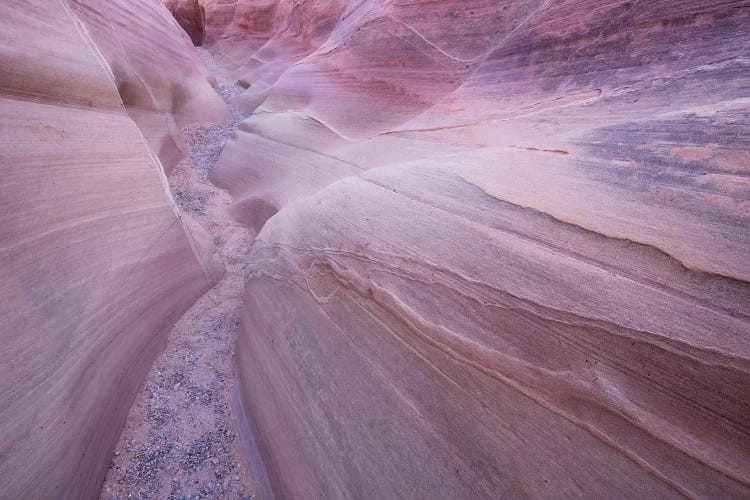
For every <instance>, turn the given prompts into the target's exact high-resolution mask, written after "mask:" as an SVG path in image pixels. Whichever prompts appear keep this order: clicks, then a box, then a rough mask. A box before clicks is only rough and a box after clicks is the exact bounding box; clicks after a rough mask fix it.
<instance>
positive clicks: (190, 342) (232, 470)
mask: <svg viewBox="0 0 750 500" xmlns="http://www.w3.org/2000/svg"><path fill="white" fill-rule="evenodd" d="M198 51H199V53H200V55H201V58H202V59H203V60H204V63H205V64H206V65H207V66H208V67H209V69H211V70H212V71H213V72H214V73H215V76H216V79H217V87H216V91H217V93H219V95H221V96H222V97H223V98H225V99H227V98H228V97H230V96H232V95H235V94H237V93H240V92H241V91H242V90H244V89H243V88H242V87H240V86H237V85H235V83H234V82H230V81H229V80H228V78H227V77H226V76H225V75H224V74H223V73H222V72H221V70H220V69H219V68H217V67H216V66H215V65H214V64H213V61H212V60H211V57H210V55H209V54H208V53H207V52H206V51H203V50H201V49H198ZM230 109H232V107H231V106H230ZM232 113H233V115H234V121H233V122H232V123H228V124H217V125H212V126H204V127H195V128H191V129H187V130H185V131H183V133H184V134H185V139H186V140H187V142H188V143H189V144H190V146H191V157H190V159H189V160H185V161H183V162H182V163H181V164H180V165H178V167H177V168H176V169H175V171H174V172H173V173H172V175H171V176H170V179H169V180H170V185H171V186H172V193H173V196H174V198H175V201H176V202H177V204H178V205H179V206H180V208H181V209H182V211H183V213H184V214H185V216H186V217H189V216H192V217H194V218H195V219H197V220H198V222H199V223H200V224H201V225H202V226H203V227H205V228H206V229H207V230H208V231H209V233H210V234H211V235H212V236H213V237H214V242H215V243H216V245H217V247H218V248H219V250H220V252H221V255H222V257H223V259H224V264H225V267H226V276H225V278H224V279H223V280H222V281H221V282H220V283H219V284H217V285H216V286H215V287H214V288H212V289H211V290H209V291H208V292H207V293H206V294H205V295H203V297H201V298H200V299H199V300H198V301H197V302H196V303H195V304H194V305H193V306H192V307H191V308H190V309H189V310H188V311H187V312H186V313H185V314H184V315H183V317H182V318H181V319H180V320H179V321H178V322H177V324H176V325H175V327H174V329H173V330H172V332H171V333H170V337H169V341H168V344H167V347H166V350H165V351H164V353H162V355H161V356H160V357H159V358H158V359H157V361H156V363H155V364H154V366H153V368H152V370H151V372H150V373H149V376H148V378H147V380H146V383H145V385H144V386H143V388H142V389H141V392H140V393H139V395H138V398H137V400H136V402H135V405H134V406H133V408H132V409H131V411H130V414H129V416H128V421H127V424H126V426H125V430H124V432H123V434H122V436H121V438H120V442H119V443H118V445H117V449H116V451H115V455H114V457H113V460H112V464H111V466H110V469H109V472H108V474H107V478H106V480H105V483H104V488H103V490H102V495H101V498H102V499H107V500H109V499H124V498H139V499H146V498H148V499H152V498H169V499H175V500H178V499H179V500H186V499H195V498H232V499H247V498H254V497H255V495H254V491H255V487H254V483H253V481H252V479H251V477H250V474H249V472H248V469H247V465H246V463H245V459H244V456H245V455H244V452H243V451H242V449H241V447H240V446H241V445H240V441H239V437H238V434H237V430H236V427H235V420H234V418H233V415H232V411H233V408H232V395H233V390H234V380H235V379H234V344H235V342H234V335H235V332H236V329H237V325H238V322H239V313H240V307H241V304H242V296H243V292H244V283H245V277H246V273H245V264H246V262H247V261H248V258H247V254H248V252H249V251H250V246H251V243H252V236H253V235H251V234H250V233H249V232H248V231H247V229H246V228H245V227H244V226H242V225H240V224H238V223H236V222H234V221H233V220H232V219H231V218H230V216H229V214H228V211H227V210H228V207H229V205H230V203H231V200H232V198H231V197H230V196H229V194H228V193H227V192H226V191H223V190H220V189H218V188H216V187H215V186H214V185H213V184H211V183H210V182H209V181H208V179H207V174H208V172H210V170H211V168H213V165H214V164H215V162H216V160H217V159H218V157H219V154H220V153H221V150H222V148H223V146H224V143H225V141H226V139H227V138H228V137H229V136H230V135H231V133H232V131H233V130H234V129H235V128H236V126H237V124H238V123H239V120H241V119H243V118H244V117H245V116H244V115H242V114H241V113H239V112H238V111H237V110H236V109H232Z"/></svg>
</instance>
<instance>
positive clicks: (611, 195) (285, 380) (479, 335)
mask: <svg viewBox="0 0 750 500" xmlns="http://www.w3.org/2000/svg"><path fill="white" fill-rule="evenodd" d="M199 3H200V5H201V6H202V9H203V11H204V12H205V18H204V19H205V34H206V38H205V41H204V45H206V46H208V48H209V49H210V50H212V51H213V52H214V53H215V54H216V55H217V57H223V58H224V61H225V62H226V64H227V66H228V67H229V68H230V69H231V70H232V71H233V72H234V74H235V75H236V77H237V79H238V80H241V81H244V82H246V84H247V85H248V87H249V88H248V89H247V91H246V92H245V93H244V94H243V95H241V96H239V97H237V98H235V100H234V102H235V104H237V105H238V106H240V107H241V108H243V109H244V110H246V111H253V112H254V115H253V116H252V117H251V118H249V119H248V120H246V121H244V122H243V123H242V124H241V125H240V128H239V130H238V132H237V133H236V136H235V137H234V139H233V140H232V141H231V142H230V143H229V144H228V146H227V147H226V148H225V150H224V153H223V154H222V157H221V158H220V160H219V164H218V165H217V168H216V169H215V170H214V172H213V174H212V179H213V180H214V182H216V183H217V184H218V185H219V186H221V187H224V188H226V189H228V190H229V191H230V193H231V194H232V195H233V196H234V197H235V199H236V200H237V203H236V206H235V213H236V215H237V217H238V218H240V219H241V220H244V221H245V223H246V224H248V225H249V226H251V227H253V228H255V229H256V230H258V231H259V235H258V238H257V241H256V243H255V247H254V254H255V260H254V261H253V263H252V266H253V270H254V274H253V278H252V279H250V281H249V282H248V284H247V289H246V305H245V310H244V315H243V320H242V325H241V332H240V339H239V346H238V357H239V367H238V370H239V372H240V380H239V383H240V384H241V393H242V394H241V398H242V401H243V403H244V405H245V408H246V411H247V413H248V416H249V417H250V419H251V420H252V425H253V427H254V429H255V431H254V439H255V441H256V442H257V444H258V447H259V449H260V452H261V454H262V456H263V458H264V460H265V470H262V471H260V472H259V476H261V477H262V476H263V475H265V476H266V479H267V483H266V486H267V488H268V490H269V491H272V492H273V493H272V494H275V495H278V496H280V497H288V498H296V497H302V496H305V497H320V498H372V497H382V498H414V497H420V498H441V497H444V496H446V495H450V496H452V497H456V498H498V497H517V496H528V497H554V498H559V497H584V496H585V497H604V496H611V495H615V496H618V497H625V498H637V497H642V496H655V495H663V496H666V497H680V496H695V497H709V498H712V497H745V496H748V495H750V417H749V415H750V403H749V401H750V398H749V396H750V394H748V387H750V363H749V361H750V317H749V316H748V311H750V286H749V285H748V280H750V258H748V253H747V249H748V248H749V247H750V245H749V244H750V231H749V230H748V229H750V184H748V176H749V175H750V156H748V151H750V143H748V137H749V136H750V135H749V134H748V133H749V132H750V60H749V59H748V58H747V54H748V50H749V49H750V5H749V4H748V3H747V2H741V1H712V2H707V1H702V0H688V1H685V2H680V3H679V4H678V3H675V2H669V1H653V2H645V3H644V2H633V1H627V2H626V1H606V2H594V1H583V0H565V1H559V2H552V1H548V0H516V1H510V2H502V3H498V2H496V1H492V0H466V1H462V2H452V1H448V0H430V1H418V0H413V1H375V0H364V1H344V0H341V1H318V0H308V1H305V0H303V1H295V2H292V1H287V0H263V1H260V0H239V1H238V2H220V1H212V0H201V1H200V2H199ZM256 463H257V462H256Z"/></svg>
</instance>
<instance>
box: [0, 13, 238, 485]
mask: <svg viewBox="0 0 750 500" xmlns="http://www.w3.org/2000/svg"><path fill="white" fill-rule="evenodd" d="M0 38H2V40H3V43H2V45H1V46H0V67H2V68H3V69H2V71H0V173H1V174H2V182H0V317H2V320H3V326H2V328H1V329H0V344H1V345H2V348H0V436H2V439H0V491H2V493H1V494H0V496H2V497H3V498H95V497H96V496H97V495H98V494H99V489H100V488H101V484H102V482H103V480H104V475H105V473H106V470H107V467H108V465H109V463H110V459H111V453H112V450H113V448H114V446H115V444H116V442H117V439H118V436H119V434H120V431H121V429H122V426H123V423H124V421H125V417H126V415H127V412H128V409H129V408H130V405H131V404H132V401H133V398H134V397H135V393H136V392H137V391H138V388H139V386H140V384H141V382H142V381H143V378H144V376H145V374H146V371H147V370H148V368H149V366H150V365H151V363H152V361H153V359H154V357H155V356H156V355H157V353H158V352H159V351H160V350H161V346H162V344H163V342H164V340H165V334H166V332H167V331H168V330H169V329H170V328H171V325H172V324H173V322H174V321H175V320H176V319H177V318H178V317H179V315H180V313H181V312H182V310H184V308H186V307H187V306H189V305H190V304H191V303H192V302H193V301H194V300H195V299H196V298H197V297H198V296H199V295H200V294H201V293H203V292H204V291H205V290H206V289H207V288H208V287H209V286H211V285H212V284H213V283H215V282H216V281H217V279H219V277H220V276H221V273H222V268H221V263H220V261H217V260H216V258H215V255H214V247H213V243H212V241H211V240H210V239H207V237H206V236H205V235H204V234H203V230H202V229H201V228H200V227H198V226H195V225H193V224H190V223H189V222H188V221H187V220H186V219H183V218H181V217H180V216H179V215H178V213H177V210H176V208H175V205H174V203H173V201H172V199H171V196H170V194H169V189H168V187H167V184H166V178H165V175H164V172H163V170H162V168H163V167H162V165H163V164H162V163H161V162H160V161H159V157H164V158H172V157H174V155H172V153H171V152H168V151H171V149H170V148H171V146H169V145H168V143H169V142H170V140H171V139H170V137H171V134H172V132H173V131H174V129H176V127H179V125H175V124H176V123H180V121H181V120H182V121H188V120H190V117H191V116H192V117H193V118H196V117H198V115H199V113H198V111H199V110H200V112H201V113H203V112H205V113H206V114H208V115H210V116H215V115H216V114H218V115H222V114H224V113H226V109H225V108H224V107H223V104H221V103H220V102H219V106H215V105H214V104H213V103H212V101H211V100H210V99H203V98H202V97H201V93H202V92H203V91H211V89H210V86H209V85H208V83H207V81H206V78H205V75H201V74H200V71H201V70H200V68H198V67H195V66H194V65H195V61H194V59H195V55H194V54H192V53H191V52H188V50H192V49H191V48H190V42H189V40H188V39H187V36H186V35H185V34H184V33H182V32H181V31H180V30H179V28H178V27H177V25H176V24H175V23H174V21H173V20H171V18H170V16H169V13H168V12H167V11H166V9H164V8H163V6H162V5H161V4H160V3H159V2H157V1H155V0H154V1H147V0H142V1H141V0H137V1H133V0H127V1H122V2H118V1H112V2H106V4H105V3H99V2H84V1H70V2H68V1H62V2H60V1H52V0H49V1H48V0H39V1H35V2H33V6H32V5H31V4H29V2H21V1H14V0H11V1H5V2H3V3H2V5H0ZM118 87H119V91H120V93H122V98H121V94H120V93H118ZM146 95H148V96H149V97H148V99H146V98H144V96H146ZM178 96H181V97H179V98H178ZM213 99H217V98H216V97H215V96H214V98H213ZM123 101H124V102H123ZM162 146H163V147H162ZM157 153H158V156H157ZM167 153H168V154H167ZM165 154H166V156H163V155H165Z"/></svg>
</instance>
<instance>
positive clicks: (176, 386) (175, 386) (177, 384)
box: [172, 382, 180, 391]
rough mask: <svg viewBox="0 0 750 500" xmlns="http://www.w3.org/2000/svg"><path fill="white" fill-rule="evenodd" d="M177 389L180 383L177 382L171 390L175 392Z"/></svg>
mask: <svg viewBox="0 0 750 500" xmlns="http://www.w3.org/2000/svg"><path fill="white" fill-rule="evenodd" d="M179 388H180V383H179V382H177V383H176V384H175V385H174V387H172V389H174V390H175V391H176V390H177V389H179Z"/></svg>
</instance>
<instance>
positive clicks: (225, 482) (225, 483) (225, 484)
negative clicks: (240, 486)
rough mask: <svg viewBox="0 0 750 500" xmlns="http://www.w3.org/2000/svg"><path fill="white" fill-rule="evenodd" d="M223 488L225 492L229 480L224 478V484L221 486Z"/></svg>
mask: <svg viewBox="0 0 750 500" xmlns="http://www.w3.org/2000/svg"><path fill="white" fill-rule="evenodd" d="M222 486H223V487H224V491H227V490H228V489H229V478H228V477H226V478H224V484H223V485H222Z"/></svg>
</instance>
